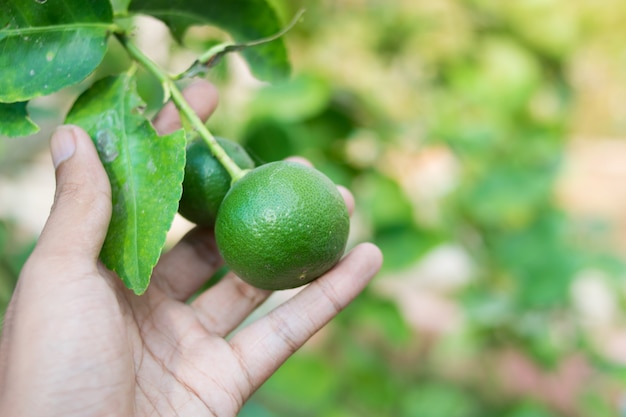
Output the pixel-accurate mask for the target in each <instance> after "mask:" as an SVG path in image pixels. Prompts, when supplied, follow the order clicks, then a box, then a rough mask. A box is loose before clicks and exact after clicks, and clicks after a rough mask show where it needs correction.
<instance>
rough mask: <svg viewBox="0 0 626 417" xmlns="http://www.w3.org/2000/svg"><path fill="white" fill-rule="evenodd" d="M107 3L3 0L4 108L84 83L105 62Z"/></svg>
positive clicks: (0, 85)
mask: <svg viewBox="0 0 626 417" xmlns="http://www.w3.org/2000/svg"><path fill="white" fill-rule="evenodd" d="M112 21H113V12H112V10H111V4H110V3H109V1H108V0H92V1H87V2H85V1H81V0H55V1H46V0H39V1H37V0H29V1H23V0H3V1H2V5H1V6H0V51H2V52H1V53H0V68H2V77H0V102H5V103H12V102H17V101H27V100H29V99H30V98H33V97H37V96H43V95H48V94H51V93H53V92H55V91H58V90H60V89H62V88H64V87H67V86H69V85H72V84H75V83H78V82H80V81H82V80H83V79H85V78H86V77H87V76H88V75H89V74H90V73H91V72H92V71H93V70H94V69H95V68H96V67H97V66H98V64H99V63H100V62H101V61H102V58H103V57H104V54H105V52H106V49H107V42H106V40H107V36H108V34H109V30H111V28H112Z"/></svg>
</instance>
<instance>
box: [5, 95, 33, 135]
mask: <svg viewBox="0 0 626 417" xmlns="http://www.w3.org/2000/svg"><path fill="white" fill-rule="evenodd" d="M26 104H27V103H26V102H25V101H23V102H19V103H0V120H1V121H2V122H0V135H5V136H9V137H16V136H28V135H32V134H34V133H37V132H38V131H39V127H38V126H37V125H36V124H35V122H33V121H32V120H31V119H30V117H29V116H28V112H27V111H26Z"/></svg>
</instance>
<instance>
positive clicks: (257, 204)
mask: <svg viewBox="0 0 626 417" xmlns="http://www.w3.org/2000/svg"><path fill="white" fill-rule="evenodd" d="M349 228H350V219H349V217H348V210H347V207H346V204H345V202H344V200H343V197H342V196H341V194H340V193H339V191H338V190H337V187H336V186H335V184H333V182H332V181H331V180H330V179H329V178H328V177H326V176H325V175H324V174H322V173H321V172H319V171H317V170H315V169H313V168H310V167H307V166H305V165H302V164H298V163H295V162H288V161H278V162H271V163H268V164H266V165H261V166H260V167H258V168H255V169H253V170H252V171H250V172H248V173H247V174H246V175H245V176H244V177H243V178H241V179H240V180H239V181H237V182H236V183H235V184H233V186H232V188H231V189H230V190H229V191H228V194H226V197H225V198H224V201H223V202H222V205H221V207H220V210H219V212H218V213H217V221H216V223H215V238H216V241H217V247H218V248H219V250H220V253H221V254H222V257H223V258H224V261H225V262H226V264H227V265H228V266H229V267H230V268H231V270H232V271H233V272H235V273H236V274H237V275H238V276H239V277H240V278H241V279H243V280H244V281H246V282H248V283H249V284H251V285H253V286H255V287H258V288H264V289H269V290H281V289H287V288H294V287H298V286H300V285H304V284H307V283H309V282H311V281H313V280H314V279H315V278H317V277H319V276H320V275H322V274H323V273H324V272H326V271H328V270H329V269H330V268H332V267H333V266H334V265H335V264H336V263H337V262H338V261H339V259H340V258H341V256H342V255H343V252H344V250H345V247H346V242H347V240H348V232H349Z"/></svg>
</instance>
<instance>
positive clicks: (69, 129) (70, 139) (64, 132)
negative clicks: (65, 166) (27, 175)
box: [50, 126, 76, 169]
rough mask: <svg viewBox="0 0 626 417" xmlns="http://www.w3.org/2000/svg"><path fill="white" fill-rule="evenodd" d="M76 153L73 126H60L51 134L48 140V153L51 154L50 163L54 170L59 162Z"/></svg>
mask: <svg viewBox="0 0 626 417" xmlns="http://www.w3.org/2000/svg"><path fill="white" fill-rule="evenodd" d="M75 151H76V136H75V135H74V127H73V126H60V127H58V128H57V129H56V130H55V131H54V133H53V134H52V138H51V139H50V153H51V154H52V163H53V164H54V169H57V167H58V166H59V165H60V164H61V162H63V161H65V160H67V159H69V158H70V157H71V156H72V155H74V152H75Z"/></svg>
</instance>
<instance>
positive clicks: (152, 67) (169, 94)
mask: <svg viewBox="0 0 626 417" xmlns="http://www.w3.org/2000/svg"><path fill="white" fill-rule="evenodd" d="M116 36H117V38H118V39H119V41H120V42H121V43H122V45H123V46H124V47H125V48H126V50H127V51H128V53H129V55H130V56H131V57H132V58H133V59H134V60H136V61H137V62H138V63H139V64H141V65H142V66H143V67H144V68H145V69H146V70H148V72H150V73H151V74H152V75H154V76H155V77H156V78H157V79H158V80H159V82H160V83H161V85H162V86H163V90H164V91H165V98H164V100H168V99H170V98H171V100H172V102H173V103H174V104H175V105H176V107H177V108H178V111H179V112H180V114H181V116H184V117H185V118H186V119H187V120H188V121H189V123H190V124H191V126H192V127H193V128H194V129H195V130H196V131H197V132H198V134H199V135H200V137H201V138H202V139H203V140H204V141H205V142H206V144H207V146H208V147H209V149H210V150H211V153H212V154H213V156H215V158H216V159H217V160H218V161H219V162H220V164H221V165H222V166H223V167H224V169H225V170H226V171H227V172H228V174H229V175H230V177H231V181H232V183H235V182H236V181H238V180H239V179H240V178H241V177H243V176H244V175H245V174H246V173H247V170H242V169H241V168H239V166H237V164H236V163H235V162H234V161H233V160H232V159H231V158H230V157H229V156H228V154H227V153H226V152H225V151H224V149H223V148H222V147H221V146H220V145H219V143H218V142H217V140H216V139H215V136H213V134H212V133H211V132H210V131H209V129H208V128H207V127H206V125H205V124H204V122H202V120H200V118H199V117H198V115H197V114H196V113H195V112H194V111H193V109H192V108H191V106H190V105H189V103H188V102H187V100H186V99H185V98H184V97H183V93H182V92H181V91H180V89H179V88H178V86H177V85H176V83H175V82H174V80H173V79H172V78H171V77H170V76H169V75H168V74H166V73H165V71H163V70H162V69H161V67H159V66H158V65H157V64H156V63H155V62H154V61H153V60H152V59H150V58H149V57H148V56H147V55H146V54H144V53H143V52H142V51H141V50H140V49H139V48H138V47H137V45H135V44H134V43H133V42H131V41H130V40H129V39H128V37H126V36H125V35H123V34H116Z"/></svg>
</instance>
